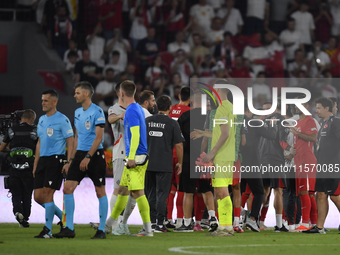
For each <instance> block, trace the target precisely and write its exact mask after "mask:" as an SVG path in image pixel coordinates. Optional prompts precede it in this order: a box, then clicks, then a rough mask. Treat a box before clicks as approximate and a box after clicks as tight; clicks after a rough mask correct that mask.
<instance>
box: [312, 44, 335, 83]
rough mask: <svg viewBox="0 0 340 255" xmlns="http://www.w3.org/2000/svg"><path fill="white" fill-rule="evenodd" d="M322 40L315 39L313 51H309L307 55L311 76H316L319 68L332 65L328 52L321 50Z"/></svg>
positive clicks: (327, 67) (326, 67) (325, 68)
mask: <svg viewBox="0 0 340 255" xmlns="http://www.w3.org/2000/svg"><path fill="white" fill-rule="evenodd" d="M321 46H322V44H321V42H320V41H315V42H314V44H313V51H311V52H309V53H308V55H307V59H308V61H309V64H310V77H311V78H314V77H315V76H316V75H317V73H318V70H319V69H321V68H323V70H327V69H329V68H330V66H331V59H330V58H329V56H328V54H327V53H326V52H324V51H322V50H321Z"/></svg>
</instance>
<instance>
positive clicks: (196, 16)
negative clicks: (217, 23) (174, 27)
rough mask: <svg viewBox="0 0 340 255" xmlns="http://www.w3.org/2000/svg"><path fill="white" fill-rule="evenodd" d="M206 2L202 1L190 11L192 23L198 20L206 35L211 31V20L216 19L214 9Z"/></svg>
mask: <svg viewBox="0 0 340 255" xmlns="http://www.w3.org/2000/svg"><path fill="white" fill-rule="evenodd" d="M206 2H207V1H206V0H200V1H199V3H198V4H195V5H194V6H192V7H191V9H190V21H192V20H196V21H197V22H198V24H199V26H200V27H201V28H202V29H203V31H204V33H207V31H209V29H210V26H211V20H212V18H213V17H215V12H214V9H213V8H212V7H211V6H210V5H208V4H207V3H206Z"/></svg>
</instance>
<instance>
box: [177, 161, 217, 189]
mask: <svg viewBox="0 0 340 255" xmlns="http://www.w3.org/2000/svg"><path fill="white" fill-rule="evenodd" d="M192 165H193V166H194V164H192ZM196 188H197V192H198V193H206V192H209V191H211V192H212V191H213V188H212V186H211V181H210V180H208V179H199V178H190V163H189V162H183V167H182V173H181V174H180V177H179V189H178V190H179V191H180V192H185V193H191V194H193V193H195V192H196Z"/></svg>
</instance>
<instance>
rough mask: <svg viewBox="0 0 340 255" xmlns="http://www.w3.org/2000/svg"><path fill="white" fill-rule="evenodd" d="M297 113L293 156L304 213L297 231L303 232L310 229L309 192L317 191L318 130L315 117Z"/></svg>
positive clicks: (297, 111)
mask: <svg viewBox="0 0 340 255" xmlns="http://www.w3.org/2000/svg"><path fill="white" fill-rule="evenodd" d="M302 105H303V106H304V107H305V108H306V109H308V107H309V104H308V103H305V104H302ZM295 111H296V113H297V114H299V119H298V120H297V125H296V126H295V127H294V128H291V129H290V132H291V133H293V135H294V148H295V150H296V152H295V151H294V153H293V155H294V162H295V167H296V172H295V183H296V193H297V195H299V196H300V199H301V213H302V224H301V226H299V227H298V228H296V230H297V231H302V230H307V229H309V220H310V215H311V208H312V204H311V197H310V195H309V192H313V193H314V191H315V176H316V163H317V161H316V158H315V156H314V153H313V144H314V143H315V142H316V140H317V134H318V128H317V126H316V123H315V120H314V119H313V117H311V116H306V115H305V114H304V113H302V111H301V110H300V109H299V108H298V107H295ZM311 196H313V195H311ZM314 201H315V200H314ZM313 207H314V206H313ZM313 214H315V212H313Z"/></svg>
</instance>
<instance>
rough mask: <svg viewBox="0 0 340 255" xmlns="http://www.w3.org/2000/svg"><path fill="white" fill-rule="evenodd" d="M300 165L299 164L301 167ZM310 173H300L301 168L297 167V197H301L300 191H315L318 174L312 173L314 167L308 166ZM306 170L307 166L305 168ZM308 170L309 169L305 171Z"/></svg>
mask: <svg viewBox="0 0 340 255" xmlns="http://www.w3.org/2000/svg"><path fill="white" fill-rule="evenodd" d="M299 165H300V164H297V166H299ZM308 166H309V169H308V172H307V171H306V172H304V171H300V167H297V169H296V172H295V190H296V195H297V196H298V195H299V191H311V192H314V191H315V176H316V172H312V170H313V166H311V165H308ZM304 168H306V166H305V167H304ZM305 170H307V169H305Z"/></svg>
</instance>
